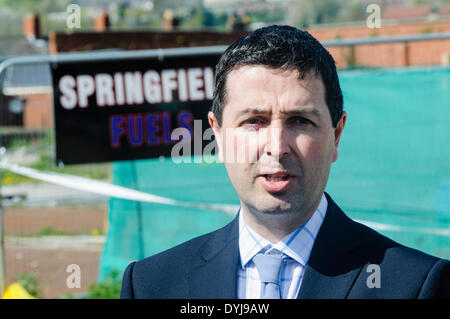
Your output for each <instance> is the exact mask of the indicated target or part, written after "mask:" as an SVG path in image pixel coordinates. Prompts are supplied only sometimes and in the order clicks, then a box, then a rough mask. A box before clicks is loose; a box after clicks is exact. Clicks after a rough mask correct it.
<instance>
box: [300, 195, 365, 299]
mask: <svg viewBox="0 0 450 319" xmlns="http://www.w3.org/2000/svg"><path fill="white" fill-rule="evenodd" d="M325 195H326V197H327V200H328V208H327V213H326V215H325V219H324V221H323V223H322V226H321V228H320V230H319V233H318V235H317V238H316V240H315V242H314V246H313V248H312V251H311V255H310V257H309V260H308V264H307V266H306V269H305V273H304V276H303V280H302V284H301V288H300V292H299V294H298V296H297V298H301V299H309V298H326V299H329V298H339V299H340V298H346V296H347V295H348V292H349V291H350V289H351V287H352V285H353V283H354V281H355V279H356V278H357V276H358V274H359V273H360V271H361V269H362V267H363V266H364V264H365V261H364V258H363V257H362V255H360V254H358V253H357V251H358V250H359V249H360V248H361V247H360V246H361V245H360V241H359V240H358V236H357V235H356V234H355V233H356V231H355V227H354V226H353V223H354V222H353V221H352V220H351V219H350V218H348V217H347V216H346V215H345V214H344V212H342V210H341V209H340V208H339V207H338V206H337V205H336V203H334V201H333V200H332V199H331V197H330V196H329V195H328V194H326V193H325Z"/></svg>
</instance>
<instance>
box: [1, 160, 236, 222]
mask: <svg viewBox="0 0 450 319" xmlns="http://www.w3.org/2000/svg"><path fill="white" fill-rule="evenodd" d="M0 168H3V169H7V170H9V171H11V172H13V173H16V174H19V175H23V176H27V177H30V178H34V179H38V180H41V181H44V182H48V183H52V184H56V185H61V186H64V187H68V188H72V189H76V190H80V191H84V192H89V193H93V194H98V195H103V196H107V197H115V198H120V199H127V200H133V201H141V202H147V203H157V204H165V205H172V206H184V207H195V208H199V209H206V210H215V211H219V212H223V213H226V214H229V215H236V213H237V211H238V209H239V205H227V204H209V203H192V202H183V201H178V200H174V199H171V198H166V197H161V196H158V195H153V194H149V193H144V192H141V191H137V190H134V189H131V188H127V187H123V186H118V185H114V184H110V183H107V182H101V181H96V180H92V179H89V178H85V177H80V176H75V175H69V174H61V173H55V172H45V171H38V170H36V169H33V168H28V167H23V166H19V165H16V164H9V163H7V162H6V161H5V160H3V161H2V162H0Z"/></svg>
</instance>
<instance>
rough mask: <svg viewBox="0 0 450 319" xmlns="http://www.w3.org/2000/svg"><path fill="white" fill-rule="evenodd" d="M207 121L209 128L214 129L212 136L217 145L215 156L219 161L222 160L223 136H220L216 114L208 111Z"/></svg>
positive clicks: (220, 131)
mask: <svg viewBox="0 0 450 319" xmlns="http://www.w3.org/2000/svg"><path fill="white" fill-rule="evenodd" d="M208 122H209V125H210V126H211V128H212V129H213V131H214V136H215V139H216V143H217V147H218V154H217V157H218V158H219V161H220V162H222V163H223V162H224V157H223V147H222V146H223V144H222V142H223V138H222V130H221V128H220V126H219V123H218V122H217V119H216V116H215V115H214V112H211V111H210V112H209V113H208Z"/></svg>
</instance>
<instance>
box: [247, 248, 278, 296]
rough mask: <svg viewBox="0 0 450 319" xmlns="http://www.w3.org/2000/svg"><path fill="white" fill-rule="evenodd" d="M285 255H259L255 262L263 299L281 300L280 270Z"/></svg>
mask: <svg viewBox="0 0 450 319" xmlns="http://www.w3.org/2000/svg"><path fill="white" fill-rule="evenodd" d="M282 260H283V255H269V254H257V255H255V257H253V262H254V263H255V265H256V268H257V269H258V272H259V277H260V279H261V284H262V286H261V299H280V283H279V278H280V270H281V262H282Z"/></svg>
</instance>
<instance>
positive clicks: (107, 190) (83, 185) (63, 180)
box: [0, 160, 450, 236]
mask: <svg viewBox="0 0 450 319" xmlns="http://www.w3.org/2000/svg"><path fill="white" fill-rule="evenodd" d="M0 168H3V169H7V170H9V171H11V172H14V173H16V174H19V175H23V176H27V177H30V178H34V179H38V180H41V181H45V182H49V183H53V184H57V185H61V186H64V187H68V188H72V189H76V190H80V191H84V192H90V193H93V194H99V195H103V196H107V197H115V198H120V199H127V200H134V201H141V202H147V203H157V204H165V205H172V206H183V207H194V208H199V209H205V210H214V211H218V212H222V213H226V214H229V215H236V213H237V211H238V209H239V205H229V204H210V203H192V202H183V201H178V200H174V199H171V198H166V197H161V196H158V195H153V194H149V193H144V192H140V191H137V190H134V189H131V188H127V187H123V186H117V185H114V184H110V183H107V182H100V181H96V180H92V179H89V178H85V177H80V176H75V175H69V174H61V173H55V172H45V171H38V170H35V169H33V168H28V167H23V166H19V165H16V164H9V163H7V162H6V161H5V160H3V161H0ZM355 221H357V222H359V223H362V224H365V225H367V226H368V227H371V228H374V229H376V230H380V231H383V230H386V231H399V232H415V233H423V234H431V235H439V236H450V229H434V228H424V227H407V226H397V225H390V224H384V223H377V222H371V221H364V220H355Z"/></svg>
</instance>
